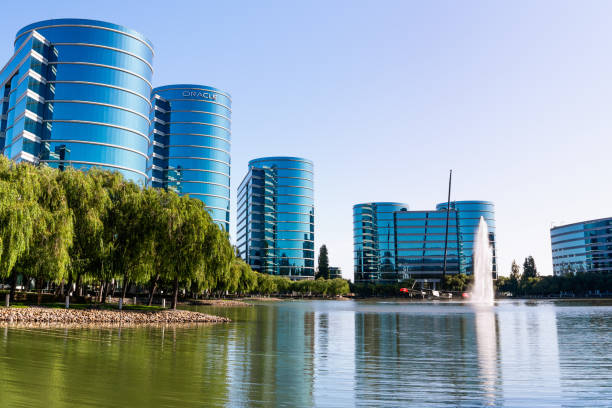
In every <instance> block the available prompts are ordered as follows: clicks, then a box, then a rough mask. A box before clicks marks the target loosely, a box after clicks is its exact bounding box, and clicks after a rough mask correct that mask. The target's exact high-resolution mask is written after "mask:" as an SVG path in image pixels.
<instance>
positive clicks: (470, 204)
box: [436, 201, 497, 278]
mask: <svg viewBox="0 0 612 408" xmlns="http://www.w3.org/2000/svg"><path fill="white" fill-rule="evenodd" d="M447 207H448V204H447V203H440V204H438V205H437V206H436V210H438V211H442V210H446V208H447ZM450 208H451V210H455V211H454V212H451V214H452V215H454V216H455V218H456V219H455V223H454V224H456V225H457V230H456V231H457V235H456V236H452V235H449V242H452V243H453V244H455V245H456V247H457V250H458V253H459V260H460V263H459V272H460V273H466V274H472V273H473V269H474V264H473V257H472V252H473V250H474V240H475V238H476V234H477V232H478V224H479V223H480V217H483V218H484V220H485V222H486V223H487V227H488V229H489V242H490V244H491V250H492V252H493V277H494V278H497V257H496V255H497V254H496V249H495V205H494V204H493V203H492V202H490V201H451V202H450Z"/></svg>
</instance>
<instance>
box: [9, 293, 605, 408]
mask: <svg viewBox="0 0 612 408" xmlns="http://www.w3.org/2000/svg"><path fill="white" fill-rule="evenodd" d="M212 311H213V312H215V313H218V314H224V315H226V316H228V317H230V318H232V319H233V320H234V323H231V324H223V325H211V326H189V327H175V326H167V327H164V326H161V327H144V328H134V327H123V328H118V327H114V328H111V327H108V328H87V329H75V328H58V327H47V328H41V327H37V328H28V327H16V326H10V325H4V327H3V329H4V330H3V334H2V336H3V337H2V342H0V348H1V349H0V402H1V404H0V405H1V406H11V407H12V406H15V407H29V406H49V407H66V406H75V407H77V406H106V405H108V403H109V395H112V398H116V399H117V400H120V401H122V404H123V405H125V406H156V407H174V406H254V407H269V406H287V407H298V406H299V407H302V406H304V407H308V406H317V407H344V406H362V407H370V406H383V407H384V406H388V407H396V406H415V407H422V406H427V405H429V406H436V407H439V406H449V407H450V406H453V407H454V406H523V407H538V406H560V405H568V406H589V407H591V406H612V386H611V381H610V373H612V353H611V350H612V307H610V306H604V307H593V306H581V307H565V306H564V307H560V306H558V305H555V304H553V303H546V302H539V303H536V304H535V305H528V304H526V303H524V302H501V303H499V304H498V305H497V306H495V307H494V308H485V309H479V308H474V307H472V306H470V305H463V304H452V303H442V304H432V303H423V304H417V303H410V304H401V303H372V302H282V303H276V304H262V305H258V306H255V307H251V308H240V309H229V308H227V309H214V310H212ZM25 389H27V390H28V392H27V393H26V392H23V390H25Z"/></svg>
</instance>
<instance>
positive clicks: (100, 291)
mask: <svg viewBox="0 0 612 408" xmlns="http://www.w3.org/2000/svg"><path fill="white" fill-rule="evenodd" d="M102 292H104V281H100V290H99V291H98V303H101V302H102Z"/></svg>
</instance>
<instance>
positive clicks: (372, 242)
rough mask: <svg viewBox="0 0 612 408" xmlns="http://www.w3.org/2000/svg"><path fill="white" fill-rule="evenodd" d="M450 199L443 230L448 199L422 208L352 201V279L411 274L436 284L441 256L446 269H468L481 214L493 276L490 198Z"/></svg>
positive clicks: (441, 268) (466, 271) (441, 270)
mask: <svg viewBox="0 0 612 408" xmlns="http://www.w3.org/2000/svg"><path fill="white" fill-rule="evenodd" d="M450 204H451V205H450V210H449V211H448V235H447V211H446V209H447V203H442V204H438V205H437V206H436V210H426V211H409V210H408V206H407V205H406V204H399V203H366V204H357V205H355V206H354V208H353V217H354V231H355V234H354V247H355V271H354V272H355V281H356V282H362V283H363V282H379V283H393V282H401V281H404V280H407V279H413V280H415V281H417V282H419V283H420V284H421V285H423V286H431V287H437V286H438V285H439V284H440V281H441V278H442V275H443V273H444V269H445V266H444V260H445V259H446V273H447V274H449V275H452V274H457V273H464V274H467V275H470V274H472V271H473V262H472V251H473V245H474V239H475V236H476V233H477V230H478V224H479V222H480V217H483V218H484V219H485V221H486V223H487V226H488V229H489V241H490V244H491V250H492V259H493V264H492V268H493V277H494V278H495V277H496V276H497V260H496V248H495V207H494V205H493V203H491V202H487V201H451V203H450ZM381 210H384V211H381ZM445 248H446V256H445Z"/></svg>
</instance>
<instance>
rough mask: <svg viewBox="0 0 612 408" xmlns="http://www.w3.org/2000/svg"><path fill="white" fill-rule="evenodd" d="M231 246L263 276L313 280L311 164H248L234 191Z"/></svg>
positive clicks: (295, 160)
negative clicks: (233, 241) (234, 222)
mask: <svg viewBox="0 0 612 408" xmlns="http://www.w3.org/2000/svg"><path fill="white" fill-rule="evenodd" d="M237 218H238V225H237V233H236V236H237V248H238V252H239V254H240V256H241V258H242V259H244V260H245V261H246V262H247V263H248V264H249V265H251V267H252V268H253V269H254V270H256V271H258V272H263V273H268V274H272V275H282V276H287V277H289V278H291V279H313V278H314V275H315V266H314V196H313V164H312V162H311V161H310V160H307V159H303V158H299V157H264V158H260V159H254V160H251V161H250V162H249V168H248V172H247V174H246V176H245V177H244V179H243V180H242V183H240V186H239V187H238V209H237Z"/></svg>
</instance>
